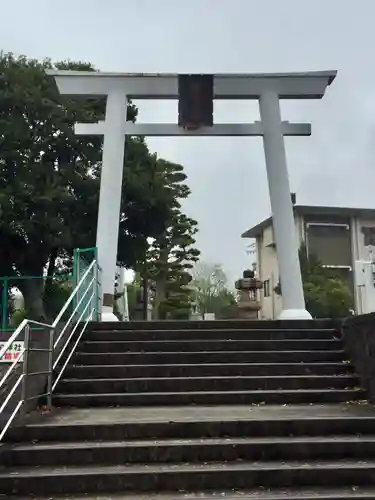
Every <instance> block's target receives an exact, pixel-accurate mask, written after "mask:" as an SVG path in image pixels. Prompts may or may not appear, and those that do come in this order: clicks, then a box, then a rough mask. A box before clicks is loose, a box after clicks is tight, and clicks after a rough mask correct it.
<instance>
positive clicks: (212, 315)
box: [203, 313, 216, 321]
mask: <svg viewBox="0 0 375 500" xmlns="http://www.w3.org/2000/svg"><path fill="white" fill-rule="evenodd" d="M203 319H204V320H205V321H214V320H215V319H216V318H215V313H204V315H203Z"/></svg>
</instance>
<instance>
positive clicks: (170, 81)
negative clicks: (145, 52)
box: [47, 70, 337, 99]
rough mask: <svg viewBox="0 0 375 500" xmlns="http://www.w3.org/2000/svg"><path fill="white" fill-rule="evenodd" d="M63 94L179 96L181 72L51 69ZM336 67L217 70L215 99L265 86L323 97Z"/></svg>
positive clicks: (255, 92) (283, 95)
mask: <svg viewBox="0 0 375 500" xmlns="http://www.w3.org/2000/svg"><path fill="white" fill-rule="evenodd" d="M47 74H48V75H50V76H52V77H54V78H55V80H56V83H57V85H58V88H59V91H60V92H61V93H62V94H67V95H73V96H76V97H79V96H81V97H98V96H104V95H108V93H109V92H110V91H111V90H112V89H113V88H118V87H119V86H121V87H123V88H124V91H125V92H126V94H127V96H128V97H129V98H133V99H178V75H177V74H169V73H149V74H147V73H104V72H103V73H102V72H91V71H58V70H50V71H47ZM336 74H337V71H311V72H307V73H253V74H251V73H250V74H215V75H214V98H215V99H259V96H260V95H261V94H262V92H264V91H265V90H273V91H275V92H276V93H277V94H278V96H279V98H280V99H321V98H322V97H323V95H324V93H325V90H326V88H327V86H328V85H330V84H331V83H332V82H333V80H334V79H335V77H336Z"/></svg>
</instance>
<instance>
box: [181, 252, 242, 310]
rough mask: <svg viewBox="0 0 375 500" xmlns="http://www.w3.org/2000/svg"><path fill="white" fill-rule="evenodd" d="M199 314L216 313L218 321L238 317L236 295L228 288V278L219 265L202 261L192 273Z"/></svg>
mask: <svg viewBox="0 0 375 500" xmlns="http://www.w3.org/2000/svg"><path fill="white" fill-rule="evenodd" d="M192 276H193V280H192V283H191V285H192V288H193V290H194V291H193V293H194V299H195V304H196V309H197V312H198V313H199V314H200V315H201V316H203V315H204V314H205V313H214V314H215V317H216V318H218V319H221V318H222V319H225V318H232V317H236V314H237V309H236V304H237V300H236V295H235V293H233V292H232V291H231V290H230V289H229V288H228V280H227V276H226V274H225V272H224V270H223V268H222V266H220V265H219V264H211V263H209V262H203V261H200V262H198V263H197V265H196V266H195V267H194V269H193V272H192Z"/></svg>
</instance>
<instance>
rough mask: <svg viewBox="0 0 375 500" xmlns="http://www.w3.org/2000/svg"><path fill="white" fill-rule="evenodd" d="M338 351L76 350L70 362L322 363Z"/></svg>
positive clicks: (337, 358) (334, 359)
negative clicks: (91, 351)
mask: <svg viewBox="0 0 375 500" xmlns="http://www.w3.org/2000/svg"><path fill="white" fill-rule="evenodd" d="M346 358H347V357H346V354H345V353H344V351H342V350H338V351H326V350H324V351H230V352H228V351H216V352H201V351H198V352H188V353H187V352H147V353H145V352H128V353H122V352H100V353H87V352H77V353H76V354H75V355H74V356H73V360H72V363H73V364H80V365H82V364H85V365H109V364H111V365H137V364H138V365H154V364H169V363H171V362H173V363H174V364H191V363H195V364H200V363H204V364H208V363H227V364H232V363H252V362H254V363H315V362H318V363H323V362H329V363H332V362H338V361H342V360H345V359H346Z"/></svg>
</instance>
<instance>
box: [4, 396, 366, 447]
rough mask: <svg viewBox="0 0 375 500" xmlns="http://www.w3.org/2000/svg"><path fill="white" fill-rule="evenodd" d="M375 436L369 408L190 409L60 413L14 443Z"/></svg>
mask: <svg viewBox="0 0 375 500" xmlns="http://www.w3.org/2000/svg"><path fill="white" fill-rule="evenodd" d="M331 435H341V436H346V435H349V436H353V435H361V436H368V435H369V436H373V435H375V413H374V412H373V409H372V407H371V406H369V405H364V406H362V405H345V404H343V405H329V406H320V405H311V406H310V405H307V406H303V405H298V406H287V405H285V406H271V405H258V406H249V407H247V406H217V407H203V406H188V407H177V408H174V407H166V408H162V407H159V408H156V407H145V408H131V407H125V408H110V407H108V408H95V409H92V408H88V409H63V410H55V411H54V412H53V413H52V415H49V416H46V417H45V418H43V419H42V420H41V421H40V422H35V423H29V424H28V425H27V426H19V427H13V428H11V429H10V431H9V433H8V434H7V440H8V441H9V442H13V443H16V442H17V443H24V442H33V441H35V442H38V441H42V442H44V443H45V442H47V441H49V442H57V441H62V442H64V443H67V442H72V441H73V442H74V441H94V440H97V441H106V440H108V441H124V440H139V439H150V440H153V439H155V440H157V439H204V438H242V437H244V436H246V437H249V438H250V437H257V438H261V437H266V438H270V437H274V438H275V439H277V438H280V437H281V438H288V437H289V436H294V437H301V438H303V437H305V436H309V437H320V438H323V437H328V438H329V437H330V436H331Z"/></svg>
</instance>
